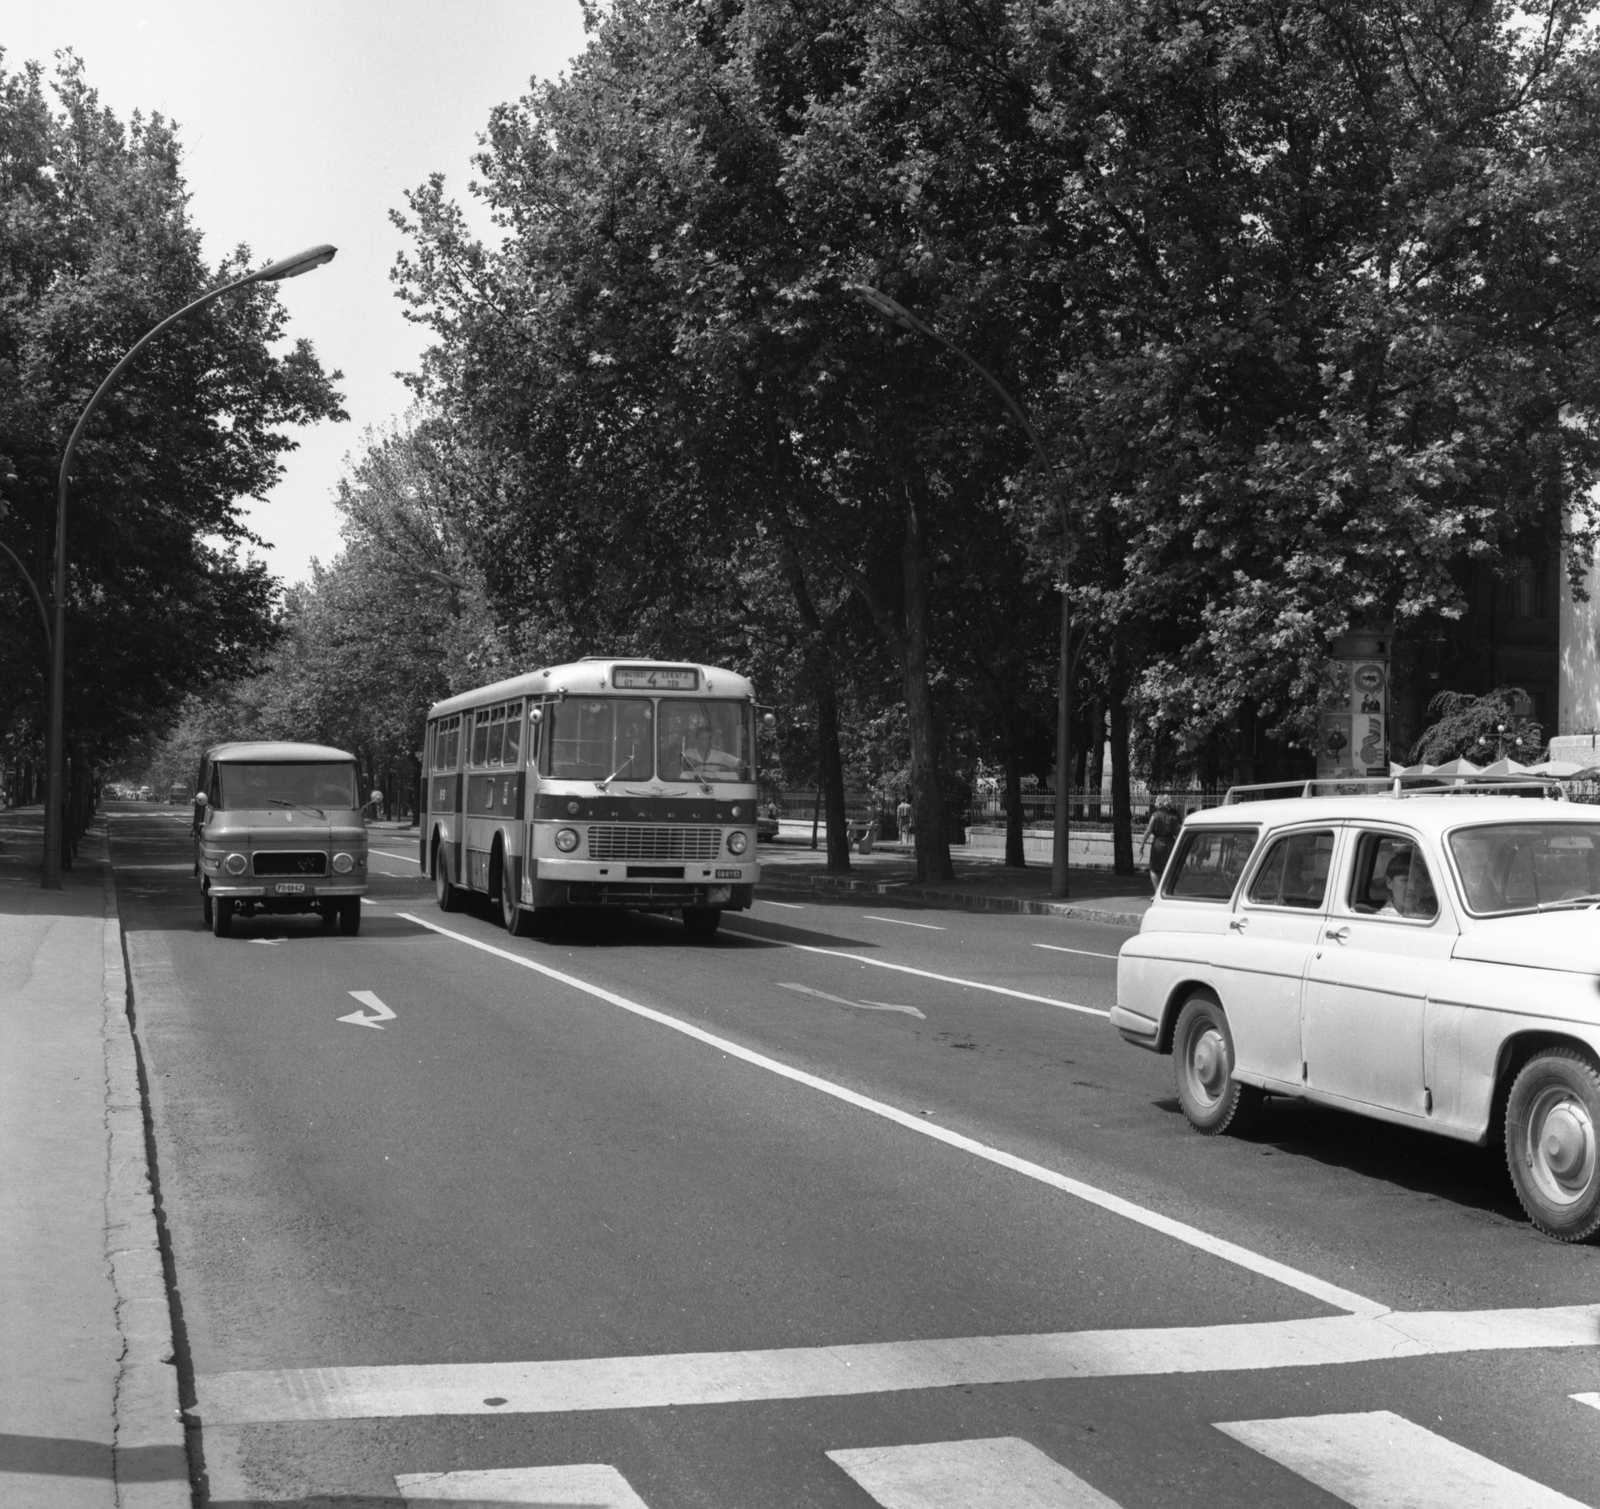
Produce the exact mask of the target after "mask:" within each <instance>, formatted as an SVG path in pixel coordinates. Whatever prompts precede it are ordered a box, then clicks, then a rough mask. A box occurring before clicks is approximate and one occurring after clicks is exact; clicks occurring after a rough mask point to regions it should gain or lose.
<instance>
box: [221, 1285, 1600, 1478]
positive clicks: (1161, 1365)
mask: <svg viewBox="0 0 1600 1509" xmlns="http://www.w3.org/2000/svg"><path fill="white" fill-rule="evenodd" d="M1597 1344H1600V1305H1572V1306H1567V1307H1565V1308H1560V1309H1550V1310H1479V1311H1470V1310H1469V1311H1459V1310H1456V1311H1449V1310H1437V1311H1413V1312H1410V1313H1401V1312H1397V1311H1389V1312H1388V1313H1387V1314H1384V1315H1330V1316H1323V1317H1321V1318H1319V1319H1315V1320H1274V1321H1260V1322H1255V1323H1249V1324H1239V1325H1222V1326H1171V1327H1166V1328H1161V1329H1150V1330H1127V1331H1061V1332H1055V1333H1046V1334H1043V1335H1035V1336H957V1337H949V1338H943V1337H941V1338H938V1339H936V1340H931V1341H890V1342H867V1343H858V1344H854V1345H836V1346H823V1347H789V1348H782V1349H771V1350H766V1351H750V1352H684V1353H677V1354H667V1355H657V1356H643V1357H641V1356H632V1357H576V1358H570V1359H562V1360H557V1361H545V1362H453V1363H451V1362H445V1363H421V1364H400V1365H396V1366H392V1367H337V1368H286V1369H279V1370H272V1371H265V1372H253V1373H242V1372H241V1373H211V1374H203V1375H202V1376H201V1377H199V1378H197V1379H196V1380H195V1390H196V1393H197V1394H198V1396H199V1403H198V1405H197V1406H196V1413H197V1414H198V1415H199V1416H200V1418H201V1419H202V1420H203V1421H204V1422H205V1424H206V1427H207V1428H208V1429H210V1428H213V1427H217V1426H224V1425H228V1426H232V1425H252V1424H266V1423H270V1422H274V1421H292V1420H376V1419H383V1418H393V1419H398V1418H402V1417H408V1416H415V1415H505V1414H513V1415H533V1414H560V1413H566V1412H568V1411H578V1410H609V1409H656V1408H664V1407H666V1406H669V1405H678V1406H688V1405H692V1404H741V1403H749V1402H753V1401H758V1400H770V1399H821V1398H834V1397H842V1396H847V1395H854V1394H883V1393H898V1392H903V1391H906V1390H910V1389H931V1388H953V1387H976V1386H977V1385H979V1384H989V1383H1038V1382H1044V1381H1048V1380H1051V1379H1063V1378H1133V1377H1165V1376H1172V1375H1178V1374H1191V1373H1236V1372H1254V1371H1259V1370H1269V1369H1275V1368H1290V1367H1307V1368H1309V1367H1329V1366H1334V1365H1338V1364H1343V1363H1369V1362H1384V1361H1394V1360H1399V1359H1407V1358H1415V1357H1430V1356H1437V1355H1441V1354H1447V1353H1465V1352H1489V1351H1512V1350H1523V1349H1533V1348H1541V1347H1593V1346H1595V1345H1597ZM489 1399H499V1400H503V1401H504V1402H503V1403H500V1404H489V1403H487V1402H486V1401H487V1400H489ZM1460 1502H1462V1503H1472V1502H1473V1500H1472V1498H1471V1496H1470V1495H1469V1496H1467V1497H1466V1498H1464V1499H1462V1500H1460Z"/></svg>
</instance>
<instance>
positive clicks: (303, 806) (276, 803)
mask: <svg viewBox="0 0 1600 1509" xmlns="http://www.w3.org/2000/svg"><path fill="white" fill-rule="evenodd" d="M267 805H268V806H269V807H293V808H294V809H295V811H297V812H315V813H316V814H317V816H318V817H326V816H327V815H328V814H327V813H326V812H324V811H323V810H322V808H320V807H313V806H311V805H310V804H309V803H307V802H286V801H284V799H283V798H282V797H281V796H269V797H268V798H267Z"/></svg>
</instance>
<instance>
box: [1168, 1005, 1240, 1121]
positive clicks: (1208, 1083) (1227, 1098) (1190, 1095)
mask: <svg viewBox="0 0 1600 1509" xmlns="http://www.w3.org/2000/svg"><path fill="white" fill-rule="evenodd" d="M1172 1064H1173V1069H1174V1071H1175V1073H1176V1075H1177V1081H1178V1102H1179V1104H1180V1105H1181V1106H1182V1107H1183V1114H1184V1116H1185V1117H1186V1118H1187V1119H1188V1122H1189V1125H1190V1126H1192V1127H1193V1128H1194V1129H1195V1131H1197V1132H1201V1133H1204V1134H1205V1135H1206V1136H1207V1137H1215V1136H1218V1135H1219V1134H1220V1133H1222V1132H1233V1133H1239V1132H1243V1131H1246V1130H1247V1129H1248V1128H1249V1125H1250V1123H1251V1122H1253V1121H1254V1120H1255V1117H1256V1113H1257V1112H1258V1111H1259V1110H1260V1108H1261V1098H1262V1097H1261V1091H1260V1090H1258V1089H1257V1088H1256V1087H1255V1086H1254V1085H1242V1084H1240V1083H1239V1081H1238V1080H1236V1079H1234V1078H1233V1064H1234V1058H1233V1034H1232V1032H1231V1031H1229V1029H1228V1014H1227V1013H1226V1012H1225V1011H1224V1010H1223V1009H1222V1006H1221V1004H1220V1002H1218V1000H1217V999H1216V997H1215V996H1212V995H1192V996H1190V997H1189V999H1188V1000H1187V1001H1185V1002H1184V1003H1183V1010H1182V1011H1180V1012H1179V1013H1178V1025H1177V1026H1176V1027H1175V1028H1173V1031H1172Z"/></svg>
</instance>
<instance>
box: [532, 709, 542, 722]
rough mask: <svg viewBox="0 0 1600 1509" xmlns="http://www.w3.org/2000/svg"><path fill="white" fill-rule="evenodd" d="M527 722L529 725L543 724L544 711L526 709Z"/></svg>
mask: <svg viewBox="0 0 1600 1509" xmlns="http://www.w3.org/2000/svg"><path fill="white" fill-rule="evenodd" d="M528 722H530V723H543V722H544V709H543V708H542V707H530V708H529V709H528Z"/></svg>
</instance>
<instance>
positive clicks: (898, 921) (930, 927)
mask: <svg viewBox="0 0 1600 1509" xmlns="http://www.w3.org/2000/svg"><path fill="white" fill-rule="evenodd" d="M862 917H863V919H864V920H865V921H867V922H892V923H894V925H895V926H896V927H920V928H924V929H926V930H927V931H928V932H930V933H947V932H949V931H950V929H949V928H946V927H937V926H935V925H934V924H933V923H931V922H907V921H905V920H904V919H903V918H900V917H874V916H873V915H872V913H871V912H863V913H862Z"/></svg>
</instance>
